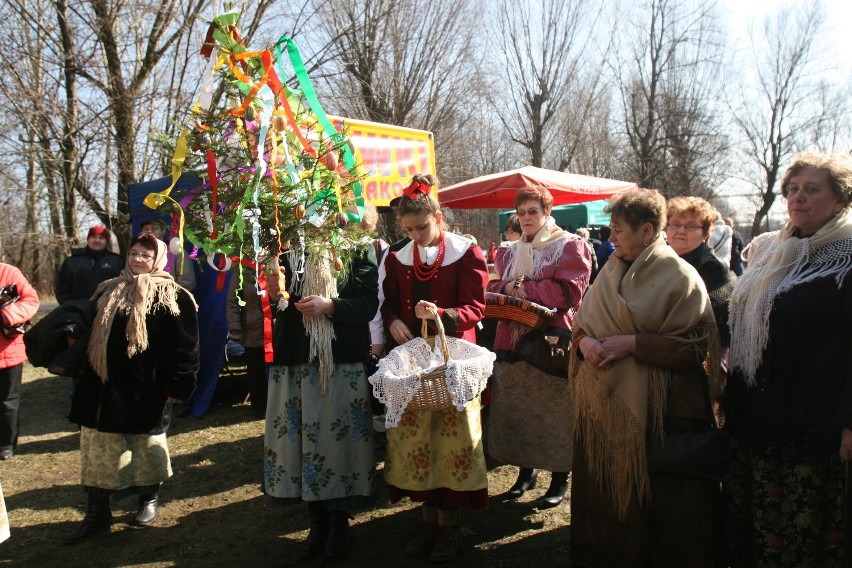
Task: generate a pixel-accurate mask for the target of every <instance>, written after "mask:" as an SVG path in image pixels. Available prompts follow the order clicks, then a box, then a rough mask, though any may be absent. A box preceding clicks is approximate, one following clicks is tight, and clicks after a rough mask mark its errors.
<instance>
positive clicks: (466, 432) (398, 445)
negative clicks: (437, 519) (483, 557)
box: [385, 397, 488, 509]
mask: <svg viewBox="0 0 852 568" xmlns="http://www.w3.org/2000/svg"><path fill="white" fill-rule="evenodd" d="M387 437H388V445H387V457H386V459H385V481H387V483H388V485H390V486H391V487H390V495H391V500H392V501H397V500H399V498H401V497H403V496H408V497H410V498H411V499H412V500H415V501H427V500H432V499H441V500H443V501H445V502H447V503H449V504H451V505H455V506H459V507H471V508H476V509H478V508H484V507H485V506H487V500H488V475H487V473H488V472H487V468H486V466H485V454H484V453H483V450H482V425H481V422H480V401H479V397H477V398H475V399H474V400H472V401H470V402H469V403H468V405H467V406H466V407H465V409H464V410H462V411H461V412H459V411H457V410H456V409H455V408H452V407H451V408H447V409H444V410H437V411H434V412H415V411H410V410H407V411H405V413H404V414H403V415H402V419H401V420H400V421H399V425H398V426H397V427H396V428H391V429H389V430H388V433H387Z"/></svg>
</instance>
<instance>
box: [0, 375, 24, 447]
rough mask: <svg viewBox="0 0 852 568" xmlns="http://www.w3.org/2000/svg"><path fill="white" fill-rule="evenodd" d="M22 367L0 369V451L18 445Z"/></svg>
mask: <svg viewBox="0 0 852 568" xmlns="http://www.w3.org/2000/svg"><path fill="white" fill-rule="evenodd" d="M23 371H24V365H23V363H21V364H20V365H15V366H14V367H6V368H5V369H0V400H2V401H3V402H2V406H0V413H2V416H0V449H4V450H11V449H14V448H15V446H17V445H18V408H19V407H20V405H21V377H22V376H23Z"/></svg>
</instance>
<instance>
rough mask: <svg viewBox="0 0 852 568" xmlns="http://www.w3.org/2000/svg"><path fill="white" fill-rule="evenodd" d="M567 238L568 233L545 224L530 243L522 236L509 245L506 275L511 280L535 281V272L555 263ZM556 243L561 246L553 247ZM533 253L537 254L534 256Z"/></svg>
mask: <svg viewBox="0 0 852 568" xmlns="http://www.w3.org/2000/svg"><path fill="white" fill-rule="evenodd" d="M567 238H568V233H566V232H565V231H563V230H562V229H560V228H559V227H556V226H555V225H550V223H548V222H545V224H544V226H543V227H542V228H541V229H539V230H538V232H537V233H536V234H535V236H534V237H533V239H532V241H531V242H527V240H526V236H522V237H521V238H520V239H518V240H517V241H515V242H514V243H512V244H511V245H509V247H510V251H511V253H512V254H511V258H510V259H509V262H507V263H506V274H507V275H508V276H510V277H511V279H512V280H514V279H516V278H517V277H518V276H523V277H524V278H532V279H536V277H537V274H536V272H537V271H540V270H541V269H542V268H543V267H545V266H549V265H551V264H553V263H555V262H556V260H557V259H558V258H559V256H560V255H561V254H562V248H563V247H564V245H565V241H566V240H567ZM557 243H561V244H562V246H553V245H556V244H557ZM551 247H552V248H551ZM533 251H535V252H536V253H538V254H534V252H533ZM534 256H542V258H538V259H534ZM536 261H537V262H536Z"/></svg>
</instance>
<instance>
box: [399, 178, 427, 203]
mask: <svg viewBox="0 0 852 568" xmlns="http://www.w3.org/2000/svg"><path fill="white" fill-rule="evenodd" d="M430 189H432V187H431V186H429V185H427V184H425V183H423V182H422V181H413V182H411V185H409V186H408V187H406V188H405V189H403V190H402V193H403V195H405V196H406V197H407V198H409V199H417V198H418V197H420V196H421V195H429V190H430Z"/></svg>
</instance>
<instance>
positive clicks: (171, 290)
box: [88, 240, 198, 383]
mask: <svg viewBox="0 0 852 568" xmlns="http://www.w3.org/2000/svg"><path fill="white" fill-rule="evenodd" d="M166 251H167V248H166V245H165V243H163V242H162V241H159V240H158V241H157V252H156V253H155V256H154V267H153V269H152V270H151V272H149V273H146V274H133V272H132V271H131V270H130V265H129V264H128V265H127V266H125V267H124V270H122V271H121V274H119V275H118V276H116V277H115V278H112V279H110V280H107V281H105V282H102V283H101V284H100V285H99V286H98V288H97V289H96V290H95V293H94V295H93V296H92V301H94V302H95V306H96V309H97V311H96V313H95V321H94V322H93V324H92V332H91V338H90V340H89V349H88V355H89V362H90V363H91V364H92V368H93V369H94V370H95V372H96V373H97V375H98V376H99V377H100V378H101V380H102V381H103V382H104V383H106V381H107V380H108V368H107V343H108V342H109V336H110V330H111V329H112V324H113V321H114V320H115V316H116V314H118V313H121V314H123V315H127V316H128V319H127V325H126V327H125V336H126V337H127V357H128V358H130V357H133V356H135V355H137V354H139V353H142V352H144V351H145V350H146V349H148V327H147V324H146V321H145V319H146V318H145V316H146V315H148V314H150V313H153V312H154V311H155V310H156V309H158V308H164V309H166V310H167V311H168V312H169V313H170V314H171V315H173V316H177V315H179V314H180V309H179V308H178V304H177V294H178V290H180V289H181V286H180V285H179V284H178V283H177V282H175V281H174V279H173V278H172V276H171V275H170V274H169V273H168V272H166V271H165V270H164V269H165V267H166V262H167V261H168V258H167V254H166ZM190 297H192V295H191V294H190ZM197 308H198V306H196V309H197Z"/></svg>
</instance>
